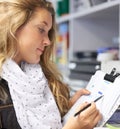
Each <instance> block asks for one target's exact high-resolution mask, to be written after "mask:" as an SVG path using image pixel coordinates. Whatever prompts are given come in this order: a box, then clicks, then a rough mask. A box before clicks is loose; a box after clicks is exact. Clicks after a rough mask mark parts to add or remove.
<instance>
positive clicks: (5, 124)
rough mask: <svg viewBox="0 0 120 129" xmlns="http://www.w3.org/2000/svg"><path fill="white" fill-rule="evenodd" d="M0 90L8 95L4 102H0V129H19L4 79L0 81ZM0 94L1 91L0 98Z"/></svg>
mask: <svg viewBox="0 0 120 129" xmlns="http://www.w3.org/2000/svg"><path fill="white" fill-rule="evenodd" d="M0 88H2V89H3V90H4V91H5V92H6V93H7V95H8V99H7V101H6V102H4V101H2V100H0V129H21V127H20V125H19V124H18V122H17V118H16V114H15V110H14V107H13V102H12V99H11V95H10V92H9V88H8V84H7V82H6V81H5V80H4V79H1V80H0ZM1 94H2V91H0V97H1Z"/></svg>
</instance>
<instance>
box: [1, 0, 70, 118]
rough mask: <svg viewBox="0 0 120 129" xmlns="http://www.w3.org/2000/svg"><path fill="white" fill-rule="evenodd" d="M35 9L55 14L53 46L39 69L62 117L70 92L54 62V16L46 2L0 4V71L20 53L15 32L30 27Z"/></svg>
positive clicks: (9, 0)
mask: <svg viewBox="0 0 120 129" xmlns="http://www.w3.org/2000/svg"><path fill="white" fill-rule="evenodd" d="M36 8H44V9H46V10H48V11H49V12H50V13H51V14H52V19H53V25H52V28H51V30H50V32H49V38H50V41H51V45H50V46H48V47H46V48H45V51H44V53H43V54H42V56H41V60H40V65H41V66H42V68H43V72H44V74H45V76H46V78H47V79H48V83H49V85H50V89H51V91H52V93H53V95H54V97H55V100H56V103H57V105H58V108H59V110H60V113H61V116H63V115H64V114H65V113H66V112H67V111H68V109H69V89H68V87H67V86H66V85H65V84H64V83H62V76H61V74H60V73H59V72H58V70H57V68H56V66H55V64H54V61H53V51H54V47H55V28H56V25H55V12H54V9H53V7H52V4H51V3H50V2H47V1H45V0H0V70H1V67H2V64H3V62H4V61H5V60H6V59H7V58H11V57H13V56H14V55H15V53H16V51H17V47H16V46H17V39H16V36H15V33H16V31H17V30H18V29H19V28H20V27H21V26H22V25H24V24H25V23H27V22H28V21H29V20H30V18H31V16H32V14H33V13H34V11H35V9H36Z"/></svg>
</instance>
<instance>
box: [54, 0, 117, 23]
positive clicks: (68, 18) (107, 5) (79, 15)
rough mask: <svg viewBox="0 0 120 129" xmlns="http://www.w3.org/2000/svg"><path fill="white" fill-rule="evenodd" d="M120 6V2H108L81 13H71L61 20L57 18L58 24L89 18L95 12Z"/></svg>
mask: <svg viewBox="0 0 120 129" xmlns="http://www.w3.org/2000/svg"><path fill="white" fill-rule="evenodd" d="M119 4H120V0H115V1H108V2H106V3H103V4H100V5H96V6H92V7H89V8H88V9H85V10H83V11H81V12H76V13H71V14H68V15H65V16H61V17H60V18H57V20H56V22H57V24H60V23H62V22H67V21H69V20H72V19H74V18H78V17H82V16H87V15H89V14H92V13H94V12H97V11H101V10H104V9H107V8H110V7H113V6H116V5H119Z"/></svg>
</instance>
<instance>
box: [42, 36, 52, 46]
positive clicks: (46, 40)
mask: <svg viewBox="0 0 120 129" xmlns="http://www.w3.org/2000/svg"><path fill="white" fill-rule="evenodd" d="M50 43H51V41H50V39H49V37H48V35H47V36H45V37H44V45H45V46H49V45H50Z"/></svg>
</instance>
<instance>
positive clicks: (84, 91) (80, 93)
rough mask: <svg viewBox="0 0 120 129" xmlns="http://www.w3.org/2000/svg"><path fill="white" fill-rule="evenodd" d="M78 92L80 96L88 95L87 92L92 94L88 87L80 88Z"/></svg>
mask: <svg viewBox="0 0 120 129" xmlns="http://www.w3.org/2000/svg"><path fill="white" fill-rule="evenodd" d="M76 94H77V95H79V96H82V95H87V94H90V91H88V90H87V89H80V90H78V91H77V92H76Z"/></svg>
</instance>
